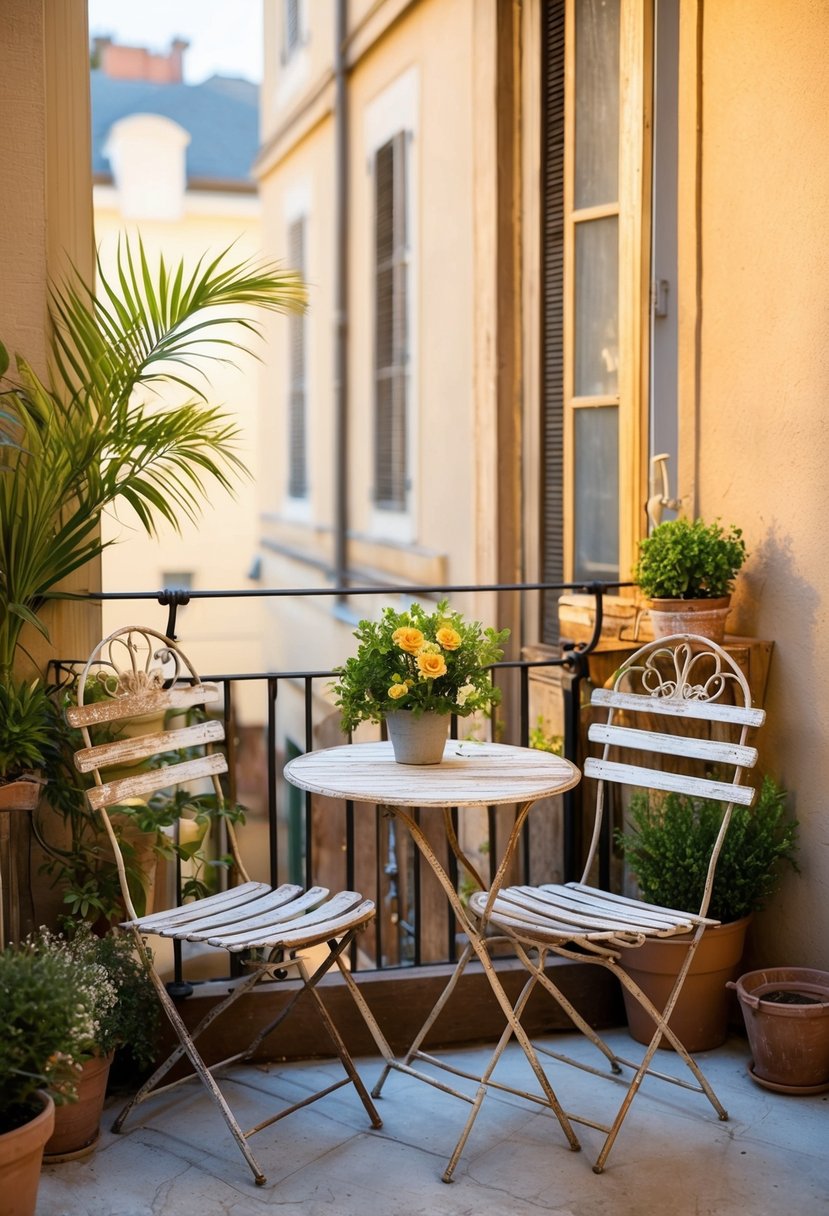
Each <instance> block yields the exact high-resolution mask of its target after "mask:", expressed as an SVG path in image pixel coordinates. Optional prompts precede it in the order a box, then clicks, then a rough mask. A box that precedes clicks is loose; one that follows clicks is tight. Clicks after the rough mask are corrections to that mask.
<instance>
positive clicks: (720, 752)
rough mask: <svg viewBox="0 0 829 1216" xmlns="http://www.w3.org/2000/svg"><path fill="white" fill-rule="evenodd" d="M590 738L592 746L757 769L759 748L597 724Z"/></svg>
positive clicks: (592, 728) (590, 730) (589, 732)
mask: <svg viewBox="0 0 829 1216" xmlns="http://www.w3.org/2000/svg"><path fill="white" fill-rule="evenodd" d="M587 734H588V738H589V739H590V741H591V742H592V743H606V744H608V745H609V746H611V747H629V748H635V749H636V750H638V751H646V752H657V753H658V754H659V755H665V756H681V757H684V758H686V759H690V760H710V761H712V762H713V763H715V764H739V765H740V766H741V767H743V768H753V767H754V765H755V764H756V763H757V748H756V747H743V746H740V745H739V744H737V743H722V742H719V741H718V740H716V739H700V738H698V737H696V736H693V737H692V736H688V735H667V734H659V732H658V731H650V730H637V729H636V728H634V727H627V726H608V725H606V724H605V723H602V722H594V723H593V725H592V726H591V727H590V728H589V729H588V732H587Z"/></svg>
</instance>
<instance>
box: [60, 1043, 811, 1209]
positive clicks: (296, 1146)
mask: <svg viewBox="0 0 829 1216" xmlns="http://www.w3.org/2000/svg"><path fill="white" fill-rule="evenodd" d="M607 1038H608V1040H609V1041H611V1042H612V1043H614V1044H615V1045H616V1048H617V1050H618V1051H619V1052H620V1053H621V1054H622V1055H627V1056H632V1055H633V1054H634V1053H633V1050H632V1046H631V1041H630V1039H629V1038H628V1036H627V1034H626V1032H625V1031H623V1030H619V1031H613V1032H611V1033H610V1034H608V1035H607ZM554 1041H555V1044H556V1047H557V1049H559V1050H567V1051H569V1052H570V1053H571V1054H574V1055H578V1056H579V1058H585V1050H584V1048H585V1045H584V1043H583V1042H582V1040H581V1039H580V1038H579V1036H575V1035H556V1036H555V1040H554ZM441 1054H443V1053H441ZM487 1054H488V1052H487V1049H486V1048H481V1047H475V1048H466V1049H463V1050H454V1051H452V1052H451V1053H448V1055H447V1058H449V1059H451V1060H452V1061H453V1062H455V1063H456V1064H458V1066H460V1067H467V1068H470V1070H471V1069H473V1068H474V1067H476V1066H478V1065H479V1063H480V1061H482V1060H484V1059H486V1058H487ZM747 1057H748V1051H747V1045H746V1042H745V1040H744V1039H741V1038H738V1037H734V1038H732V1039H731V1040H729V1042H728V1044H727V1045H726V1046H725V1047H723V1048H721V1049H719V1050H717V1051H715V1052H710V1053H707V1054H706V1055H704V1056H700V1057H699V1058H700V1062H701V1064H702V1066H703V1069H704V1071H705V1073H706V1075H707V1076H708V1078H709V1080H710V1081H711V1083H712V1085H713V1087H714V1089H715V1091H716V1092H717V1094H718V1096H719V1097H720V1100H721V1101H722V1102H723V1104H724V1105H725V1106H726V1108H727V1110H728V1112H729V1116H730V1118H729V1121H728V1122H727V1123H721V1122H719V1120H718V1119H717V1117H716V1115H715V1113H714V1111H713V1109H712V1108H711V1106H710V1105H709V1103H708V1102H707V1101H706V1099H705V1098H703V1097H702V1096H701V1095H699V1094H694V1093H687V1092H685V1091H683V1090H680V1089H678V1088H677V1087H676V1086H672V1085H664V1084H660V1083H658V1082H655V1081H653V1080H651V1079H648V1080H647V1081H646V1082H645V1085H644V1086H643V1089H642V1091H641V1092H640V1094H639V1096H638V1097H637V1098H636V1100H635V1101H634V1104H633V1106H632V1108H631V1111H630V1113H629V1114H628V1118H627V1120H626V1122H625V1124H624V1125H623V1127H622V1131H621V1132H620V1134H619V1138H618V1140H617V1142H616V1145H615V1147H614V1150H613V1152H612V1153H611V1156H610V1160H609V1163H608V1166H607V1169H606V1171H605V1173H604V1174H603V1175H601V1176H597V1175H595V1174H594V1173H593V1172H592V1170H591V1164H592V1161H593V1159H594V1158H595V1154H596V1152H597V1151H598V1142H599V1134H598V1133H597V1132H595V1131H592V1130H591V1129H589V1128H584V1127H582V1126H581V1125H577V1127H576V1130H577V1134H578V1135H579V1137H580V1139H581V1141H582V1144H583V1146H584V1151H582V1152H581V1153H572V1152H570V1151H569V1150H568V1148H567V1147H566V1142H565V1140H564V1137H563V1135H562V1133H561V1130H560V1128H559V1127H558V1124H557V1123H556V1122H555V1120H554V1118H553V1117H552V1116H551V1114H550V1113H549V1112H547V1111H541V1110H538V1109H536V1108H534V1107H531V1106H528V1104H527V1103H526V1102H523V1101H520V1100H518V1099H516V1098H514V1097H512V1096H511V1095H506V1094H502V1093H496V1092H491V1093H490V1095H489V1096H488V1097H487V1099H486V1101H485V1102H484V1105H483V1107H482V1110H481V1113H480V1115H479V1117H478V1121H477V1123H476V1125H475V1127H474V1128H473V1131H472V1135H471V1137H470V1139H469V1142H468V1144H467V1146H466V1151H465V1153H464V1154H463V1156H462V1158H461V1160H460V1163H459V1165H458V1168H457V1170H456V1173H455V1181H454V1183H453V1184H452V1185H449V1186H447V1185H446V1184H444V1183H443V1182H441V1180H440V1174H441V1172H442V1170H443V1168H444V1166H445V1163H446V1159H447V1157H448V1155H449V1153H450V1152H451V1149H452V1146H453V1145H454V1143H455V1139H456V1137H457V1135H458V1133H459V1132H460V1128H461V1126H462V1124H463V1122H464V1120H465V1118H466V1113H467V1109H468V1108H467V1106H466V1104H465V1103H462V1102H460V1101H459V1100H458V1099H456V1098H453V1097H451V1096H450V1095H447V1094H443V1093H441V1092H439V1091H438V1090H436V1089H434V1088H433V1087H432V1086H427V1085H424V1084H422V1083H420V1082H418V1081H415V1080H413V1079H411V1078H409V1077H406V1076H404V1075H402V1074H400V1073H394V1074H392V1075H391V1076H390V1077H389V1079H388V1081H387V1083H386V1087H385V1089H384V1093H383V1097H382V1099H380V1100H379V1102H378V1108H379V1110H380V1114H381V1116H382V1118H383V1121H384V1126H383V1128H382V1129H380V1130H378V1131H372V1130H370V1129H368V1127H367V1120H366V1116H365V1112H364V1110H363V1108H362V1106H361V1105H360V1103H359V1100H358V1099H357V1097H356V1095H355V1093H354V1091H353V1089H352V1088H351V1087H350V1086H348V1087H346V1088H343V1089H341V1090H338V1091H337V1092H336V1093H334V1094H332V1095H330V1096H329V1097H327V1098H324V1099H322V1100H321V1101H320V1102H318V1103H316V1104H315V1105H313V1106H311V1107H308V1108H305V1109H303V1110H301V1111H298V1112H296V1113H295V1114H293V1115H291V1116H290V1117H289V1118H288V1119H286V1120H285V1121H284V1122H280V1123H278V1124H276V1125H275V1126H274V1127H271V1128H269V1129H266V1130H265V1131H263V1132H261V1133H260V1134H259V1135H258V1136H256V1137H254V1139H253V1141H252V1147H253V1150H254V1152H255V1153H256V1154H257V1156H258V1159H259V1161H260V1162H261V1164H262V1166H263V1168H264V1169H265V1172H266V1173H267V1175H268V1183H267V1185H266V1186H264V1187H261V1188H260V1187H255V1186H254V1184H253V1181H252V1179H251V1176H250V1174H249V1172H248V1169H247V1166H246V1165H245V1163H244V1161H243V1159H242V1157H241V1155H240V1153H239V1152H238V1149H237V1148H236V1146H235V1144H234V1143H233V1141H232V1140H231V1138H230V1136H229V1134H228V1133H227V1131H226V1129H225V1127H224V1124H223V1123H222V1121H221V1119H220V1117H219V1115H218V1113H217V1112H216V1110H215V1107H214V1106H213V1104H212V1103H210V1102H209V1100H208V1098H207V1097H206V1095H203V1091H202V1089H201V1086H198V1085H196V1084H195V1083H194V1084H193V1085H191V1086H187V1087H185V1088H184V1089H180V1090H178V1091H176V1092H175V1093H174V1094H172V1095H162V1096H160V1097H159V1098H156V1099H154V1100H153V1101H152V1102H151V1103H147V1104H146V1105H145V1106H144V1107H142V1108H140V1110H139V1112H138V1115H137V1116H134V1117H133V1118H134V1120H135V1119H136V1118H146V1119H147V1120H148V1122H147V1123H144V1124H139V1123H137V1122H134V1123H133V1127H132V1130H129V1131H128V1133H127V1134H124V1135H120V1136H114V1135H112V1134H111V1133H110V1132H109V1131H108V1130H107V1131H104V1132H102V1136H101V1140H100V1143H99V1145H98V1147H97V1150H96V1151H95V1153H94V1154H93V1155H92V1156H91V1157H89V1158H87V1159H86V1160H85V1161H80V1162H73V1163H66V1164H62V1165H57V1166H48V1167H45V1168H44V1170H43V1175H42V1178H41V1184H40V1192H39V1199H38V1207H37V1216H77V1214H81V1213H83V1216H213V1214H215V1213H226V1214H227V1216H254V1214H258V1213H261V1212H263V1211H264V1210H267V1209H269V1208H270V1209H273V1210H275V1211H278V1212H279V1213H280V1214H281V1216H299V1214H300V1213H301V1214H302V1216H323V1214H328V1213H331V1214H332V1216H470V1214H473V1213H474V1216H505V1214H506V1213H509V1214H510V1216H529V1214H530V1213H533V1214H535V1216H537V1214H538V1213H539V1212H542V1211H543V1212H553V1213H560V1214H561V1216H647V1214H649V1213H661V1212H665V1211H670V1212H671V1213H673V1214H674V1216H709V1214H713V1213H716V1216H744V1214H745V1213H746V1212H751V1213H752V1216H772V1214H773V1216H780V1213H781V1212H798V1213H801V1214H802V1216H817V1214H818V1213H821V1212H826V1211H828V1210H829V1154H827V1144H829V1140H828V1139H827V1132H829V1093H827V1094H820V1095H816V1096H812V1097H799V1096H798V1097H788V1096H781V1095H778V1094H774V1093H769V1092H768V1091H767V1090H765V1089H762V1088H760V1086H758V1085H757V1084H755V1083H754V1082H753V1081H752V1080H751V1079H750V1077H749V1076H748V1075H747V1072H746V1062H747ZM657 1061H658V1066H659V1067H660V1068H661V1069H663V1070H664V1071H671V1072H673V1071H677V1074H678V1075H682V1074H681V1071H679V1065H678V1061H677V1060H676V1057H675V1056H674V1055H673V1053H672V1052H663V1051H660V1052H659V1053H658V1055H657ZM358 1065H359V1068H360V1071H361V1073H362V1075H363V1077H364V1078H365V1079H366V1081H367V1083H368V1084H369V1085H371V1084H373V1083H374V1080H375V1079H376V1077H377V1075H378V1073H379V1067H380V1066H379V1064H378V1062H377V1060H376V1059H364V1060H361V1061H359V1062H358ZM527 1073H528V1069H527V1066H526V1062H525V1060H524V1057H523V1055H522V1053H521V1051H520V1049H519V1048H517V1047H515V1046H514V1045H511V1046H510V1047H509V1048H508V1050H507V1052H506V1053H505V1055H504V1058H503V1060H502V1062H501V1064H500V1066H499V1070H498V1072H497V1073H496V1078H497V1079H500V1080H502V1081H507V1082H508V1081H510V1080H512V1081H513V1082H517V1083H519V1084H524V1083H525V1082H526V1077H527ZM338 1075H340V1070H339V1065H335V1064H334V1063H332V1062H331V1061H317V1062H306V1063H300V1064H296V1063H292V1064H288V1065H284V1066H283V1065H279V1064H274V1065H270V1066H268V1067H253V1066H251V1067H247V1068H245V1069H241V1070H239V1069H237V1070H236V1071H235V1072H234V1074H233V1076H234V1078H235V1079H234V1080H233V1081H232V1082H230V1083H229V1084H228V1087H227V1092H228V1094H229V1097H230V1099H231V1102H232V1103H234V1102H235V1104H236V1107H237V1111H238V1112H240V1113H241V1117H242V1119H245V1118H248V1119H249V1121H250V1123H251V1124H252V1123H254V1122H256V1121H257V1120H258V1119H260V1118H263V1117H265V1116H266V1114H267V1113H268V1109H267V1106H266V1099H267V1095H268V1094H269V1093H273V1094H276V1095H280V1096H281V1097H283V1098H287V1097H289V1096H290V1097H292V1098H294V1099H295V1098H296V1097H299V1096H301V1095H302V1093H303V1091H305V1090H306V1089H310V1087H311V1086H317V1085H322V1084H325V1083H326V1080H325V1079H326V1078H327V1079H328V1080H329V1082H330V1080H332V1079H336V1077H337V1076H338ZM551 1075H552V1076H553V1080H554V1082H555V1084H556V1086H557V1090H558V1093H559V1097H560V1098H561V1099H562V1101H563V1104H564V1106H565V1108H566V1109H569V1110H578V1111H580V1112H581V1111H584V1112H589V1113H590V1115H591V1116H592V1117H594V1118H603V1117H604V1116H606V1113H607V1111H608V1110H609V1109H610V1104H611V1103H612V1102H613V1099H614V1097H615V1098H616V1104H618V1101H619V1100H620V1097H621V1092H622V1091H621V1089H620V1088H619V1087H618V1086H616V1085H614V1084H613V1083H612V1082H610V1081H608V1080H606V1079H605V1078H603V1077H602V1078H594V1077H592V1076H590V1075H589V1074H587V1073H582V1072H581V1071H576V1070H575V1069H570V1068H562V1067H556V1071H555V1073H553V1074H551ZM444 1077H446V1074H444ZM579 1087H580V1097H579V1098H578V1100H577V1094H579ZM106 1122H107V1120H106V1115H105V1124H106ZM127 1128H128V1129H129V1128H130V1124H129V1123H128V1124H127Z"/></svg>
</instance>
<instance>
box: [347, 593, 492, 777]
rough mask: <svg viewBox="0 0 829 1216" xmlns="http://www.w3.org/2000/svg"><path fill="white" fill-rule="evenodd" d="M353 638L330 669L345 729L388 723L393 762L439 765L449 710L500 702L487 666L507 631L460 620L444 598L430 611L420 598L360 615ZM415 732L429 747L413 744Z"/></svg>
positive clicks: (462, 712) (465, 711)
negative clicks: (350, 652)
mask: <svg viewBox="0 0 829 1216" xmlns="http://www.w3.org/2000/svg"><path fill="white" fill-rule="evenodd" d="M354 636H355V638H356V639H357V641H358V642H359V646H358V649H357V654H356V655H355V656H353V657H352V658H350V659H348V660H347V661H346V663H345V664H344V665H343V666H342V667H339V668H337V669H336V672H335V674H336V675H337V677H338V679H337V682H336V683H335V685H334V696H335V701H336V704H337V705H338V706H339V707H340V711H341V723H342V728H343V730H344V731H352V730H353V729H354V727H355V726H357V725H358V724H359V723H360V722H383V721H385V723H386V726H387V729H388V732H389V738H390V739H391V741H392V745H393V747H394V750H395V759H396V760H397V761H398V763H402V764H436V763H439V762H440V760H441V758H442V756H443V747H444V743H445V741H446V736H447V733H448V729H449V719H450V716H451V715H452V714H456V715H457V716H458V717H463V718H465V717H468V716H469V715H470V714H473V713H476V712H478V711H483V712H485V713H488V712H489V711H490V710H491V708H492V706H493V705H496V704H497V703H498V701H499V700H500V695H501V694H500V690H499V689H498V688H496V687H495V685H494V684H493V682H492V675H491V670H490V669H491V667H492V665H493V664H494V663H497V662H498V660H499V659H500V658H502V656H503V653H504V650H503V643H504V642H505V641H506V639H507V638H508V637H509V630H508V629H503V630H501V631H496V630H495V629H492V628H489V627H486V628H485V627H484V626H483V625H481V624H480V622H478V621H465V620H464V618H463V616H462V615H461V613H460V612H456V611H453V610H452V609H450V607H449V604H448V601H447V600H441V601H440V603H439V604H438V605H437V607H436V608H435V610H434V612H431V613H430V612H428V611H427V610H426V608H424V607H423V605H421V604H417V603H415V604H412V605H411V607H409V608H407V609H406V610H404V611H402V612H397V611H395V610H394V609H393V608H385V609H384V610H383V612H382V614H381V616H380V619H379V621H369V620H364V621H360V624H359V625H358V626H357V629H356V630H355V632H354ZM415 732H417V733H418V735H420V736H422V735H423V734H424V733H425V734H426V736H427V738H428V740H429V742H428V745H427V744H426V742H425V740H424V741H423V746H422V748H421V747H420V746H418V747H417V748H414V749H413V747H412V741H411V737H412V735H413V733H415Z"/></svg>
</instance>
